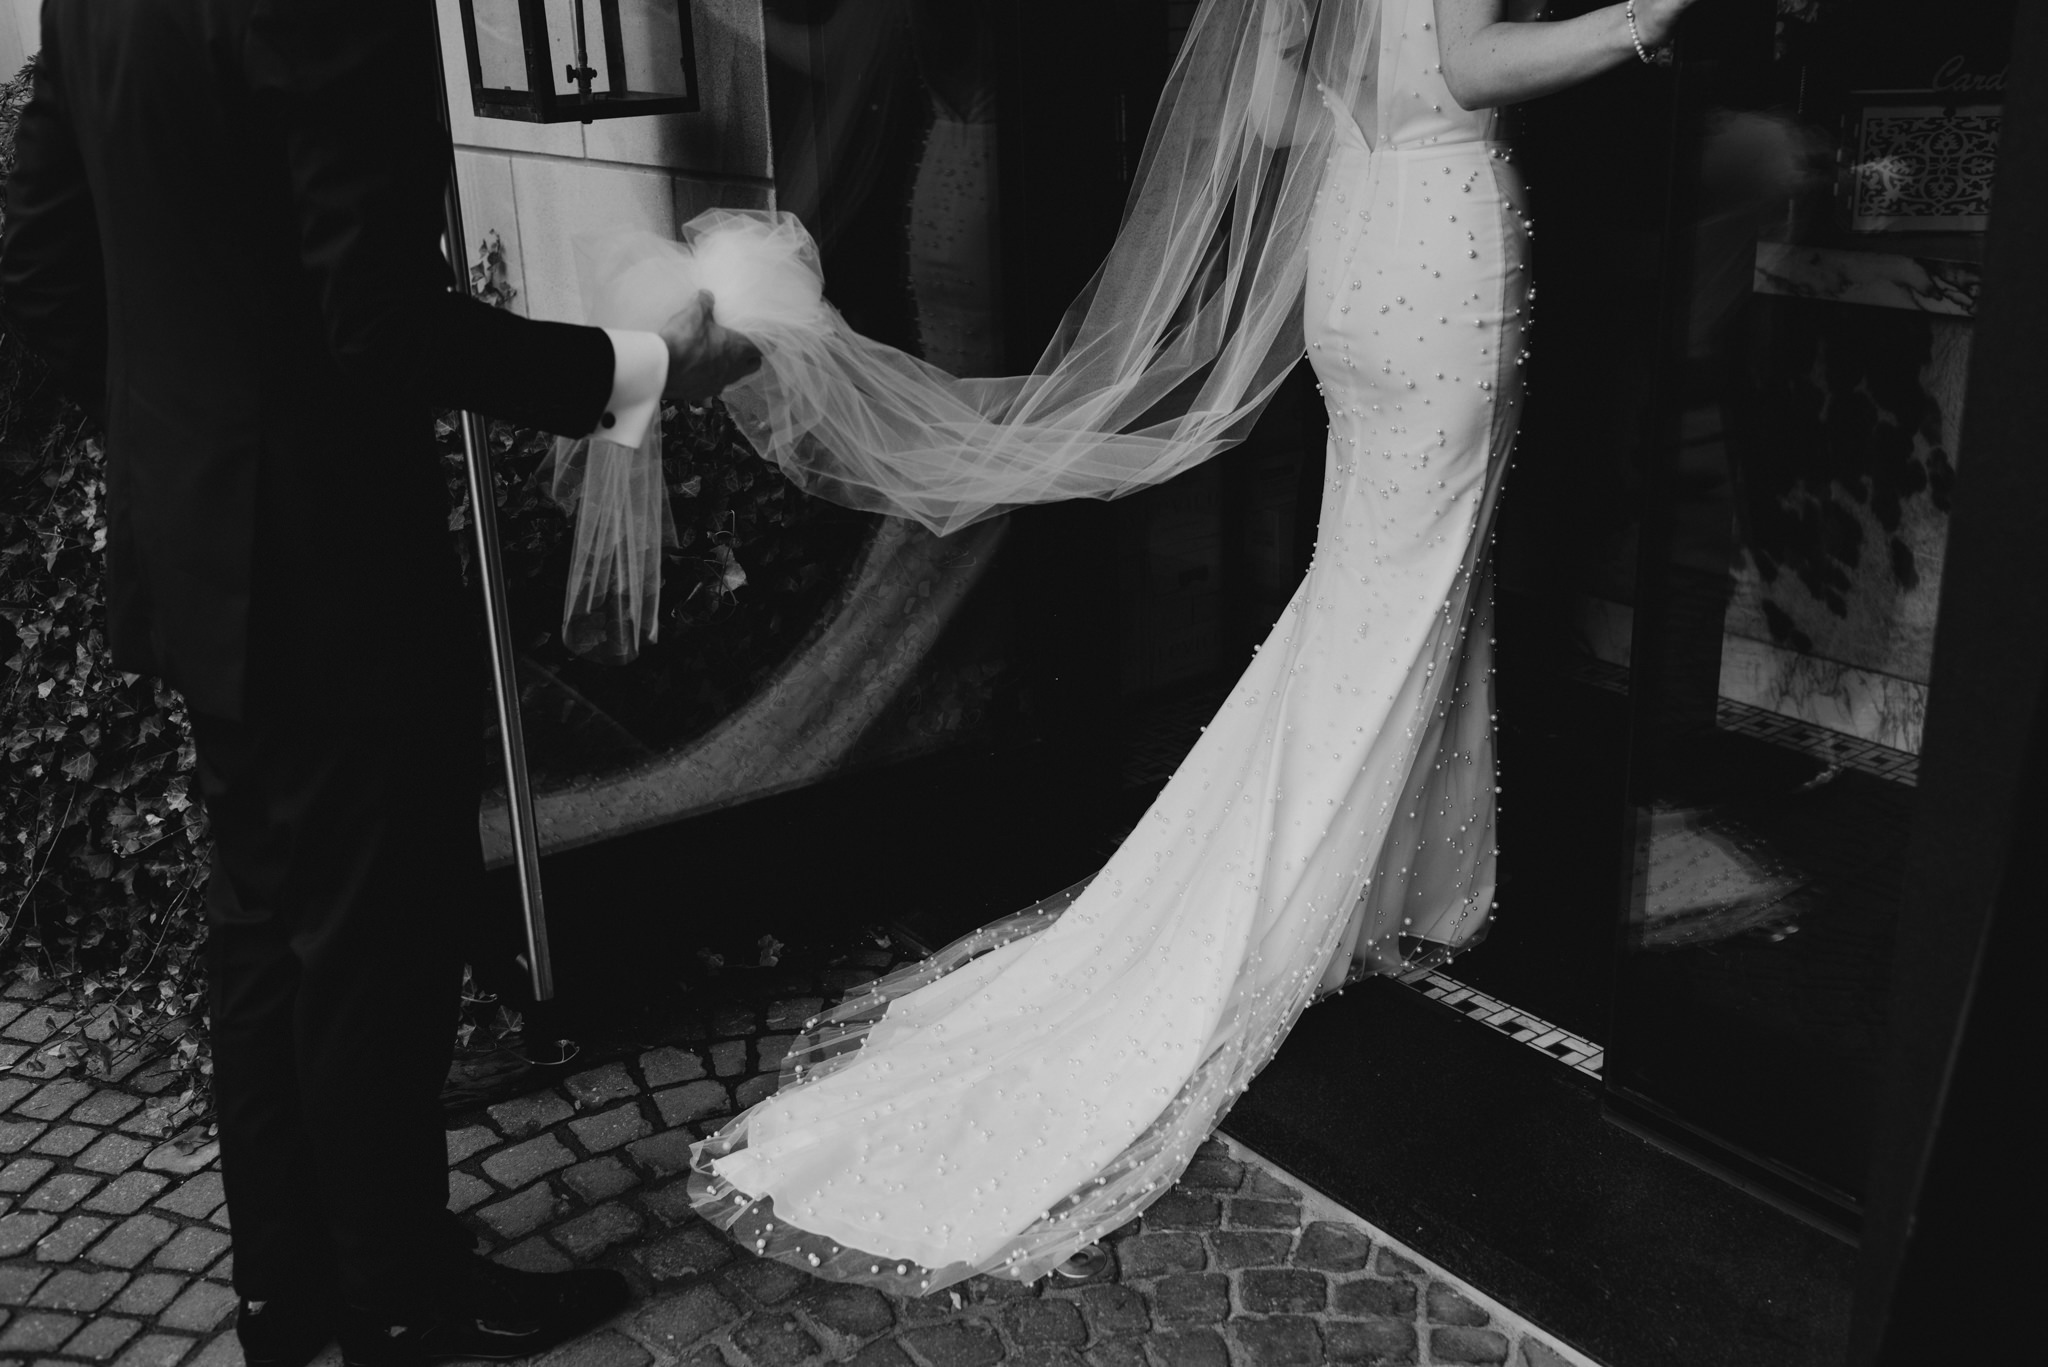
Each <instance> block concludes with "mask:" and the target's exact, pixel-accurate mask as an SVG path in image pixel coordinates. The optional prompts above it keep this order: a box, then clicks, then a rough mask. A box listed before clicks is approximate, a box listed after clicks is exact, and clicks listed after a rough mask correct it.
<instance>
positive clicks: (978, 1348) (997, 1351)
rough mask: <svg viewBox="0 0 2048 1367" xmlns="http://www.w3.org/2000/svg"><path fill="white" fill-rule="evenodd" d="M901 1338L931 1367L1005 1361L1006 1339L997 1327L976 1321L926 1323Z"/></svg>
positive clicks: (984, 1365)
mask: <svg viewBox="0 0 2048 1367" xmlns="http://www.w3.org/2000/svg"><path fill="white" fill-rule="evenodd" d="M901 1337H902V1340H903V1345H904V1347H906V1348H908V1349H909V1350H910V1351H911V1353H912V1354H913V1355H914V1356H916V1357H917V1358H919V1359H920V1360H922V1361H924V1362H926V1363H929V1364H930V1367H992V1365H993V1364H994V1363H998V1362H1001V1361H1002V1360H1003V1341H1002V1340H1001V1339H1000V1338H998V1337H997V1336H996V1331H995V1329H994V1328H993V1327H992V1326H990V1325H987V1324H984V1323H981V1322H979V1321H975V1320H953V1321H948V1322H946V1323H944V1324H931V1325H926V1326H925V1327H923V1328H921V1329H912V1330H910V1331H908V1332H907V1333H905V1334H903V1335H902V1336H901Z"/></svg>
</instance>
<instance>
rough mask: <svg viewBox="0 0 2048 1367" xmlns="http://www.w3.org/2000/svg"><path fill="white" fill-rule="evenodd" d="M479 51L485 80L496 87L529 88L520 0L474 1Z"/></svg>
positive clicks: (488, 85)
mask: <svg viewBox="0 0 2048 1367" xmlns="http://www.w3.org/2000/svg"><path fill="white" fill-rule="evenodd" d="M475 4H476V52H477V60H478V62H479V64H480V68H481V73H482V83H483V84H484V85H485V86H487V87H489V88H490V89H493V90H524V89H526V49H525V47H524V46H523V45H522V44H521V42H520V37H519V35H520V28H519V0H475Z"/></svg>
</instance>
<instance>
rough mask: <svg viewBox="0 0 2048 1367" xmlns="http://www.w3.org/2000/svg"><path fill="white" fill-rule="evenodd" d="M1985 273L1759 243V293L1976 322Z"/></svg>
mask: <svg viewBox="0 0 2048 1367" xmlns="http://www.w3.org/2000/svg"><path fill="white" fill-rule="evenodd" d="M1983 283H1984V268H1983V267H1982V266H1979V265H1977V264H1975V263H1974V262H1969V261H1945V260H1941V259H1939V258H1935V257H1927V256H1912V255H1907V254H1905V253H1902V252H1896V251H1872V250H1867V249H1863V248H1841V247H1802V246H1796V245H1794V244H1792V243H1789V242H1759V243H1757V244H1756V278H1755V289H1756V292H1757V293H1758V294H1778V295H1786V296H1789V297H1791V298H1795V299H1824V300H1828V301H1831V302H1834V303H1839V304H1868V305H1872V306H1874V307H1877V308H1888V309H1913V310H1916V311H1917V312H1920V313H1939V314H1948V315H1952V316H1955V317H1961V318H1974V317H1975V316H1976V314H1977V297H1978V295H1979V293H1980V292H1981V291H1982V289H1983Z"/></svg>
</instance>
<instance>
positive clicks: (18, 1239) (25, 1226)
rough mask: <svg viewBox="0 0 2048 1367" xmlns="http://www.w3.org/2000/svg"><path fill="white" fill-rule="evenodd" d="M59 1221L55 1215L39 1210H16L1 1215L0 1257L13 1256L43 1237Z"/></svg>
mask: <svg viewBox="0 0 2048 1367" xmlns="http://www.w3.org/2000/svg"><path fill="white" fill-rule="evenodd" d="M56 1223H57V1217H56V1216H54V1215H44V1214H41V1213H39V1212H30V1211H16V1212H15V1213H14V1214H12V1215H0V1258H11V1257H13V1256H14V1255H15V1254H17V1253H19V1252H21V1251H22V1250H23V1249H25V1248H27V1247H28V1246H29V1245H30V1244H32V1243H34V1242H35V1241H36V1240H38V1239H40V1238H42V1237H43V1232H44V1231H45V1230H47V1229H49V1228H50V1227H51V1226H53V1225H55V1224H56Z"/></svg>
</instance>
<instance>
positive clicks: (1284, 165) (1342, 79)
mask: <svg viewBox="0 0 2048 1367" xmlns="http://www.w3.org/2000/svg"><path fill="white" fill-rule="evenodd" d="M1378 13H1379V6H1378V3H1377V0H1208V3H1205V4H1204V5H1202V7H1201V9H1200V10H1199V11H1198V13H1197V14H1196V16H1195V18H1194V20H1193V23H1192V26H1191V29H1190V31H1189V33H1188V36H1187V39H1186V41H1185V43H1184V44H1183V46H1182V49H1181V52H1180V55H1179V57H1178V59H1177V61H1176V62H1175V64H1174V66H1173V69H1172V72H1171V75H1170V76H1169V78H1168V80H1167V83H1166V88H1165V93H1164V95H1163V96H1162V98H1161V100H1160V104H1159V108H1158V112H1157V114H1156V115H1155V117H1154V119H1153V123H1152V128H1151V133H1150V136H1149V138H1148V140H1147V143H1146V147H1145V152H1144V156H1143V158H1142V161H1141V163H1140V166H1139V171H1138V175H1137V179H1136V182H1135V184H1134V186H1133V189H1132V191H1131V195H1130V198H1129V200H1128V202H1127V204H1126V207H1125V213H1124V219H1123V223H1122V227H1121V229H1120V230H1119V233H1118V236H1117V238H1116V240H1115V243H1114V244H1113V246H1112V247H1111V249H1110V251H1109V254H1108V256H1107V258H1106V259H1105V260H1104V262H1103V264H1102V266H1101V268H1100V269H1099V270H1098V271H1097V272H1096V275H1095V277H1094V279H1093V280H1092V281H1090V283H1089V284H1088V286H1087V288H1086V289H1084V290H1083V291H1082V293H1081V294H1080V296H1079V297H1078V298H1077V299H1076V300H1075V301H1074V303H1073V305H1072V306H1071V308H1070V309H1069V310H1068V311H1067V314H1066V317H1065V320H1064V322H1063V324H1062V326H1061V328H1060V330H1059V332H1058V334H1057V335H1056V336H1055V337H1053V338H1052V339H1051V341H1050V343H1049V345H1048V346H1047V347H1046V350H1045V353H1044V355H1043V356H1042V357H1041V359H1040V360H1039V362H1038V364H1037V365H1036V366H1035V367H1034V368H1033V370H1032V372H1031V373H1030V374H1028V375H1018V376H1010V377H1004V378H997V379H959V378H955V377H953V376H951V375H948V374H946V373H944V372H943V371H940V370H937V369H935V368H934V367H932V366H930V365H927V364H925V363H924V362H922V361H920V360H918V359H917V358H915V357H913V356H910V355H907V354H905V353H904V352H901V351H898V350H896V349H894V348H891V347H887V346H883V345H881V344H879V343H876V342H874V341H871V340H869V339H867V338H864V337H862V336H860V335H859V334H857V333H855V332H853V331H852V330H851V329H849V328H848V327H847V326H846V325H845V323H844V322H843V321H842V320H841V319H840V317H839V315H838V314H837V313H836V312H835V311H834V310H833V309H832V308H831V306H830V304H829V302H828V299H829V294H830V282H829V281H824V280H823V279H822V276H821V272H820V270H819V266H818V258H817V252H816V249H815V247H814V245H813V244H812V242H811V239H810V237H809V235H808V234H807V233H806V232H805V231H804V228H803V225H802V224H801V223H799V222H798V221H797V220H796V219H795V217H794V216H792V215H787V214H777V213H735V212H731V211H714V212H712V213H709V214H705V215H702V216H700V217H698V218H697V219H695V220H693V221H692V222H691V223H690V224H689V225H688V227H687V228H686V229H685V231H684V240H683V242H681V243H675V242H669V241H667V240H665V239H662V238H659V237H657V236H655V235H653V234H651V233H644V232H643V233H622V234H615V235H608V236H604V237H600V238H594V239H586V240H584V241H581V242H579V243H578V248H579V253H580V262H581V268H582V279H581V283H582V287H583V295H584V300H585V304H586V307H587V316H588V320H589V321H590V322H593V323H598V324H602V325H606V326H614V327H651V326H654V325H656V324H658V323H659V322H660V321H661V320H662V319H663V318H666V317H667V316H668V315H669V313H671V312H672V311H673V310H674V309H675V308H676V307H678V306H679V305H680V303H681V302H682V301H683V300H685V299H687V298H689V297H690V296H691V294H692V292H694V291H695V290H697V289H700V288H701V289H709V290H711V291H712V293H713V295H714V296H715V298H716V301H717V302H716V310H717V314H718V316H719V319H720V321H721V322H723V323H725V324H726V325H727V326H729V327H732V328H735V329H737V330H739V331H742V332H744V333H746V334H747V335H748V336H749V337H751V338H752V339H753V340H754V341H755V342H756V343H757V344H758V345H759V346H760V347H761V350H762V353H763V357H764V361H763V364H762V367H761V369H760V370H759V371H758V372H757V373H756V374H755V375H753V376H752V377H750V378H748V379H747V380H744V381H742V382H741V383H739V384H738V385H735V386H734V387H732V388H731V389H729V390H728V391H727V392H726V394H725V396H724V399H725V402H726V404H727V406H728V407H729V409H730V410H731V412H732V414H733V416H734V417H735V419H736V420H737V421H738V423H739V426H740V430H741V431H742V432H743V433H744V434H745V435H746V437H747V439H748V440H749V441H750V442H751V443H752V444H753V445H754V447H755V449H756V450H758V451H759V452H760V454H761V455H762V456H763V457H764V458H766V459H768V460H772V461H774V462H775V463H776V464H777V465H778V466H780V467H781V468H782V469H783V471H784V472H786V473H787V475H788V476H789V477H790V478H791V479H792V480H793V481H795V482H796V483H797V484H798V485H799V486H801V487H802V488H804V489H805V490H807V491H809V492H811V493H813V494H816V495H818V496H820V497H824V498H828V499H832V500H834V501H836V502H839V503H843V504H846V505H848V506H851V507H854V508H859V509H864V510H868V511H873V512H881V513H888V514H893V515H896V516H901V517H908V518H912V519H915V520H916V521H918V522H920V523H922V524H924V525H925V526H926V527H929V528H930V529H932V530H933V531H934V532H937V533H939V534H941V535H943V534H945V533H949V532H953V531H957V530H958V529H960V528H962V527H965V526H968V525H969V524H971V523H973V522H976V521H978V520H980V519H982V518H986V517H989V516H992V515H995V514H997V513H1001V512H1003V511H1005V510H1008V509H1011V508H1015V507H1018V506H1021V505H1025V504H1033V503H1046V502H1053V501H1056V500H1061V499H1070V498H1116V497H1118V496H1120V495H1123V494H1127V493H1130V492H1132V491H1133V490H1136V489H1141V488H1145V487H1147V486H1150V485H1154V484H1158V483H1160V482H1162V481H1164V480H1168V479H1171V478H1173V477H1174V476H1175V475H1177V474H1180V473H1181V472H1183V471H1185V470H1187V469H1188V468H1190V467H1191V466H1194V465H1196V464H1198V463H1199V462H1201V461H1203V460H1205V459H1207V458H1208V457H1209V456H1211V455H1213V454H1215V453H1216V452H1218V451H1221V450H1223V449H1225V448H1226V447H1228V446H1230V445H1232V444H1233V443H1235V442H1237V441H1239V440H1241V439H1242V438H1243V437H1244V436H1245V435H1246V433H1247V432H1248V431H1249V429H1250V427H1251V425H1252V423H1253V422H1254V420H1255V419H1256V418H1257V416H1258V414H1259V411H1260V410H1261V408H1262V407H1263V406H1264V405H1265V403H1266V401H1267V400H1268V399H1269V398H1270V397H1271V396H1272V394H1273V392H1274V390H1275V389H1276V388H1277V387H1278V385H1279V384H1280V382H1281V380H1282V379H1284V378H1285V377H1286V375H1287V373H1288V372H1289V371H1290V370H1291V369H1292V368H1293V366H1294V364H1295V363H1296V362H1297V361H1298V360H1300V358H1301V356H1302V354H1303V351H1304V344H1303V339H1302V328H1301V306H1302V288H1303V280H1304V278H1305V274H1306V259H1305V244H1306V236H1307V231H1308V226H1309V219H1310V215H1311V213H1312V212H1313V211H1314V208H1315V202H1316V198H1317V192H1318V188H1319V184H1320V178H1321V174H1322V171H1323V168H1324V165H1325V163H1326V161H1327V159H1328V157H1329V153H1330V143H1331V138H1332V136H1333V132H1334V124H1333V121H1332V117H1331V114H1330V111H1329V109H1328V108H1327V107H1326V101H1327V102H1340V101H1341V102H1343V103H1345V104H1347V105H1349V104H1354V103H1363V104H1366V105H1369V103H1370V100H1371V98H1372V93H1373V89H1374V84H1375V83H1374V82H1373V81H1372V80H1371V70H1370V68H1371V66H1372V64H1373V62H1374V60H1375V57H1376V54H1377V52H1378V43H1377V42H1376V41H1375V40H1376V36H1377V31H1378ZM555 481H556V492H557V495H558V497H560V498H561V499H562V500H563V502H564V503H565V504H566V505H568V506H572V507H574V508H575V510H576V514H577V527H576V534H575V542H574V550H573V555H572V565H571V579H570V586H569V600H568V603H567V607H566V616H565V638H566V639H567V640H568V641H569V643H570V644H571V645H572V646H573V647H575V648H578V649H581V650H583V651H585V652H586V653H591V654H597V655H603V656H608V657H611V658H617V659H625V658H631V656H632V655H633V654H634V653H635V651H636V650H637V649H638V645H639V641H640V639H641V638H642V635H643V633H644V634H646V635H647V636H648V637H650V638H651V636H652V634H653V632H654V630H655V607H656V601H657V597H658V591H659V583H660V575H659V568H660V565H659V558H660V555H661V550H662V545H663V541H664V538H665V535H666V532H667V528H668V522H667V500H666V498H665V497H664V494H663V488H662V482H661V474H660V449H659V434H658V433H653V434H650V436H649V439H648V440H647V441H646V442H644V443H643V444H642V445H641V446H640V447H638V448H625V447H621V446H618V445H616V444H614V443H609V442H605V441H603V440H601V439H598V440H590V441H578V442H574V443H567V442H565V443H563V444H562V446H561V448H560V449H559V451H558V453H557V460H556V462H555Z"/></svg>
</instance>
